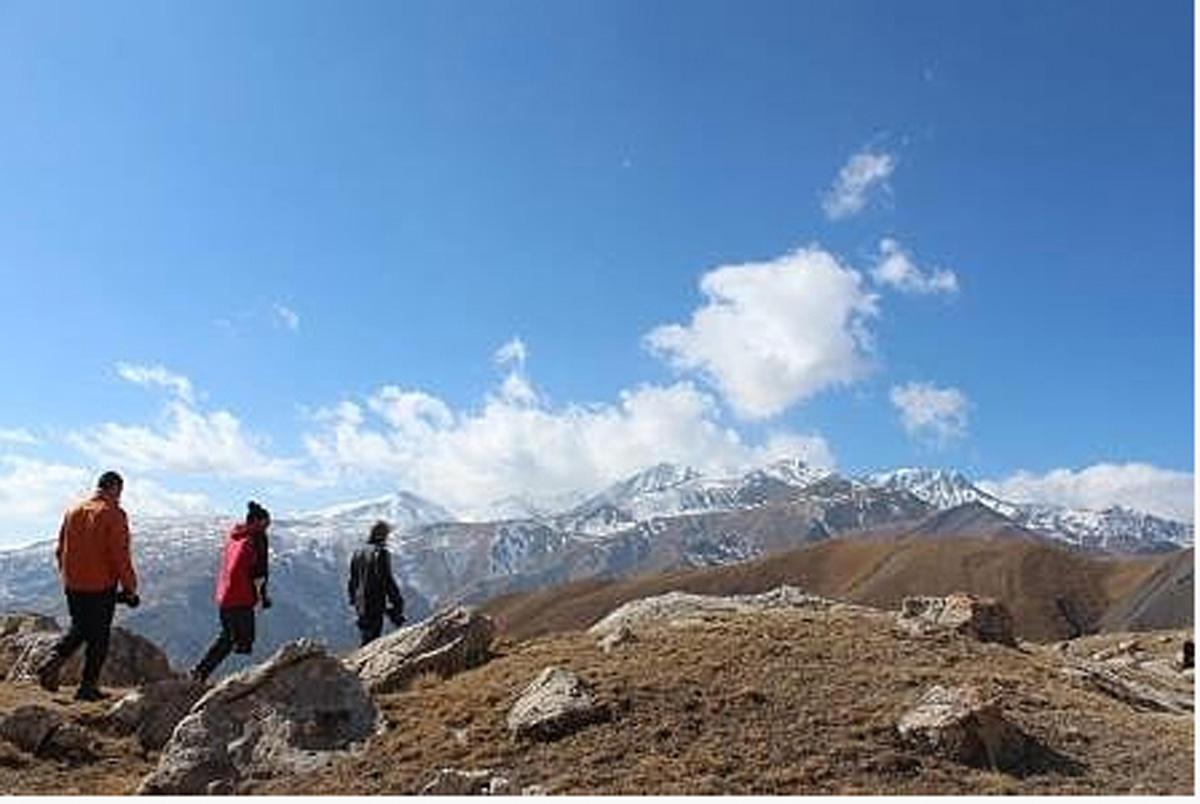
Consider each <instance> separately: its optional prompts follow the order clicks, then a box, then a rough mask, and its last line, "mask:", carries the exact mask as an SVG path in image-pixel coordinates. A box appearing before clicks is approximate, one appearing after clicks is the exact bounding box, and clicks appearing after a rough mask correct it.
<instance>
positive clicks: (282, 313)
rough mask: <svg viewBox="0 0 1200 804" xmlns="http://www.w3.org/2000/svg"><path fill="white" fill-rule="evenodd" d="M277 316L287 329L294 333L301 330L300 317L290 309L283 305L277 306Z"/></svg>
mask: <svg viewBox="0 0 1200 804" xmlns="http://www.w3.org/2000/svg"><path fill="white" fill-rule="evenodd" d="M274 309H275V315H276V317H277V318H278V319H279V321H280V323H282V324H283V325H284V326H285V327H287V328H288V329H290V330H291V331H292V332H296V331H297V330H299V329H300V316H299V315H298V314H297V313H296V311H295V310H293V309H292V308H290V307H287V306H285V305H282V304H278V303H276V304H275V307H274Z"/></svg>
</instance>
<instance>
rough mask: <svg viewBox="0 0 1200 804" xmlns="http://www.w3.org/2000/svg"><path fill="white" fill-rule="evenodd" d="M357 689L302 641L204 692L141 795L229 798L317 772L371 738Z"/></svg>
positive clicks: (321, 651) (371, 711) (374, 717)
mask: <svg viewBox="0 0 1200 804" xmlns="http://www.w3.org/2000/svg"><path fill="white" fill-rule="evenodd" d="M378 715H379V713H378V710H377V709H376V707H375V702H374V701H373V700H372V699H371V696H370V694H369V693H368V692H367V690H366V688H365V687H364V686H363V683H362V681H361V680H360V679H359V678H358V676H356V675H355V674H353V673H351V672H350V671H349V670H347V669H346V667H345V666H344V665H343V664H342V663H341V662H340V661H338V660H337V659H336V658H335V657H333V656H331V655H329V653H328V652H326V650H325V648H324V647H323V646H322V645H321V644H320V643H318V642H315V641H313V640H310V639H299V640H296V641H294V642H289V643H287V644H286V645H284V646H283V647H282V648H280V649H279V650H278V651H277V652H276V653H275V655H273V656H272V657H271V658H270V659H268V660H267V661H266V662H264V663H263V664H260V665H256V666H254V667H251V668H249V669H248V670H245V671H243V672H241V673H238V674H236V675H232V676H229V677H227V678H225V679H224V680H223V681H221V683H220V684H218V685H217V686H215V687H213V688H212V689H211V690H209V691H208V692H207V693H206V694H205V695H204V696H203V697H202V698H200V700H199V701H197V702H196V704H195V705H194V706H193V707H192V709H191V711H190V712H189V713H188V715H187V716H186V717H184V718H183V720H181V721H180V722H179V724H178V725H177V726H176V727H175V730H174V732H173V733H172V734H171V738H170V740H168V742H167V744H166V745H165V746H164V747H163V752H162V755H161V757H160V758H159V763H158V767H157V768H156V769H155V770H154V771H153V772H152V773H151V774H150V775H149V776H147V777H146V779H145V780H143V782H142V785H141V788H140V789H139V792H141V793H149V794H165V795H178V794H189V793H208V792H209V791H215V790H225V791H229V790H234V789H236V785H237V784H238V783H239V782H241V781H243V780H247V779H266V778H271V777H275V776H280V775H284V774H291V773H303V772H307V771H311V770H314V769H316V768H318V767H320V766H322V765H324V764H325V763H326V762H328V761H329V760H330V759H331V758H332V757H333V756H335V755H337V754H338V753H339V752H342V751H345V750H347V749H350V748H351V747H353V746H355V745H356V744H360V743H362V742H363V741H365V740H366V739H367V738H368V737H370V736H371V735H372V734H374V733H375V732H376V729H377V728H378Z"/></svg>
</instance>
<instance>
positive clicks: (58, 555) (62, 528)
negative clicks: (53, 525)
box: [54, 511, 71, 574]
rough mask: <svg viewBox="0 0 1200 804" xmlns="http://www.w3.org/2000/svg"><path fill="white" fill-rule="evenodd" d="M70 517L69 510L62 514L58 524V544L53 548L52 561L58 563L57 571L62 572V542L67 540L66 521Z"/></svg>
mask: <svg viewBox="0 0 1200 804" xmlns="http://www.w3.org/2000/svg"><path fill="white" fill-rule="evenodd" d="M70 518H71V512H70V511H67V512H66V513H65V514H63V521H62V524H61V525H59V526H58V546H57V547H55V548H54V563H55V564H57V565H58V571H59V573H60V574H61V573H62V561H63V544H64V543H65V542H66V540H67V521H68V520H70Z"/></svg>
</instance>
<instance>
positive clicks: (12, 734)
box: [0, 704, 95, 762]
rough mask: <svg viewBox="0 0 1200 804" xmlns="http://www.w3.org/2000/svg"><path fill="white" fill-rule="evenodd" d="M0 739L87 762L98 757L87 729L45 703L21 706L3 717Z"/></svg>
mask: <svg viewBox="0 0 1200 804" xmlns="http://www.w3.org/2000/svg"><path fill="white" fill-rule="evenodd" d="M0 739H3V740H6V741H7V742H9V743H12V744H13V745H15V746H16V747H17V748H19V749H20V750H22V751H24V752H25V753H28V754H34V755H36V756H40V757H47V758H51V759H59V760H65V761H67V762H84V761H87V760H89V759H93V758H94V757H95V753H94V752H93V750H92V738H91V735H90V734H89V733H88V731H87V730H86V729H84V728H83V727H82V726H79V725H77V724H75V723H71V722H70V721H68V720H65V719H64V718H63V716H62V715H60V714H59V713H57V712H55V711H53V710H51V709H47V708H46V707H44V706H38V705H36V704H35V705H28V706H20V707H18V708H17V709H15V710H14V711H13V712H12V713H11V714H9V715H7V716H5V717H3V718H0Z"/></svg>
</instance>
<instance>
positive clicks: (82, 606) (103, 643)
mask: <svg viewBox="0 0 1200 804" xmlns="http://www.w3.org/2000/svg"><path fill="white" fill-rule="evenodd" d="M116 608H117V590H116V589H115V588H114V589H109V590H107V591H104V592H72V591H71V590H70V589H68V590H67V611H68V612H69V613H70V615H71V627H70V629H69V630H68V631H67V633H65V634H63V636H62V638H61V639H59V640H58V642H55V643H54V647H53V648H51V650H52V651H53V652H54V655H55V656H57V657H58V658H59V659H61V660H62V661H64V662H65V661H66V660H67V659H70V658H71V654H73V653H74V652H75V651H76V650H78V649H79V646H80V645H82V644H83V643H85V642H86V643H87V649H86V650H85V651H84V654H83V675H82V678H81V679H80V683H79V686H81V687H95V686H96V685H97V684H98V683H99V681H100V670H101V668H103V667H104V659H105V657H107V656H108V640H109V635H110V634H111V632H112V621H113V613H114V612H115V611H116Z"/></svg>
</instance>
